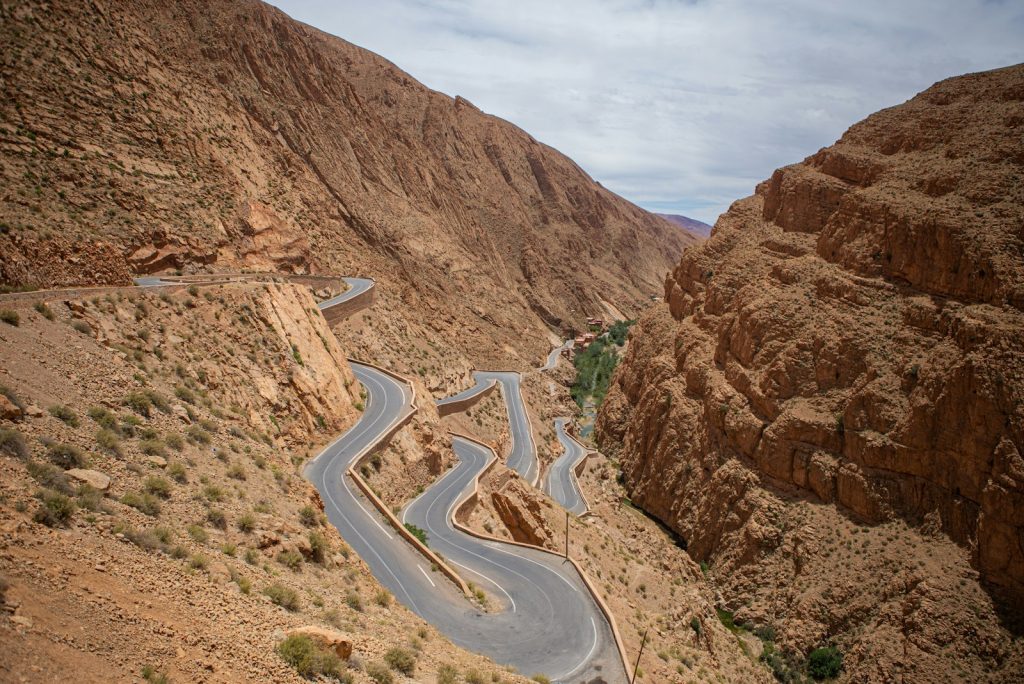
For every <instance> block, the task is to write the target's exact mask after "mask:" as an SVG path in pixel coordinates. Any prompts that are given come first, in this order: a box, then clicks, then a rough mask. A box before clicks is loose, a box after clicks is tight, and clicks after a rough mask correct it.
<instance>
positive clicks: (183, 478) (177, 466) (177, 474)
mask: <svg viewBox="0 0 1024 684" xmlns="http://www.w3.org/2000/svg"><path fill="white" fill-rule="evenodd" d="M167 474H168V475H170V476H171V479H173V480H174V481H175V482H179V483H181V484H185V483H186V482H188V475H187V474H186V473H185V466H184V465H183V464H181V463H178V462H177V461H175V462H174V463H172V464H170V465H169V466H167Z"/></svg>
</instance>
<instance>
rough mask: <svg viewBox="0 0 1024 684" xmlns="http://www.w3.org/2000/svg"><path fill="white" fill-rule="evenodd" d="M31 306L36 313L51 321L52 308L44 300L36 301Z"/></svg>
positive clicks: (52, 316)
mask: <svg viewBox="0 0 1024 684" xmlns="http://www.w3.org/2000/svg"><path fill="white" fill-rule="evenodd" d="M32 308H33V309H35V310H36V312H37V313H39V314H41V315H42V316H43V318H45V319H46V320H48V321H52V320H53V319H54V315H53V309H51V308H50V307H49V306H47V304H46V302H36V303H35V304H34V305H33V306H32Z"/></svg>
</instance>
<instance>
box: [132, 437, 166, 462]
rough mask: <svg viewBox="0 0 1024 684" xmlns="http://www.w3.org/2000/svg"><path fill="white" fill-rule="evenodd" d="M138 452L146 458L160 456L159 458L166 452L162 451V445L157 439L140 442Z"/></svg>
mask: <svg viewBox="0 0 1024 684" xmlns="http://www.w3.org/2000/svg"><path fill="white" fill-rule="evenodd" d="M139 451H141V452H142V453H144V454H146V455H147V456H160V457H161V458H163V457H164V456H165V455H166V454H167V451H166V450H165V449H164V443H163V442H161V441H160V440H159V439H144V440H142V441H141V442H139Z"/></svg>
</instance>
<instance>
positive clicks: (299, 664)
mask: <svg viewBox="0 0 1024 684" xmlns="http://www.w3.org/2000/svg"><path fill="white" fill-rule="evenodd" d="M277 652H278V654H279V655H280V656H281V658H283V659H284V661H285V662H286V663H288V664H289V665H291V666H292V667H294V668H295V671H296V672H298V673H299V675H301V676H302V677H306V678H307V679H314V678H316V677H319V676H326V677H333V678H334V679H340V677H341V674H342V667H343V666H342V663H341V659H340V658H338V656H337V655H336V654H335V653H334V651H331V650H328V649H325V648H322V647H321V646H320V645H319V644H317V643H316V642H315V641H313V640H312V639H310V638H309V637H308V636H306V635H305V634H293V635H291V636H289V637H288V638H286V639H285V640H284V641H282V642H281V643H280V644H278V645H277Z"/></svg>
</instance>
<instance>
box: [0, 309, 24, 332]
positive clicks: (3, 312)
mask: <svg viewBox="0 0 1024 684" xmlns="http://www.w3.org/2000/svg"><path fill="white" fill-rule="evenodd" d="M0 321H3V322H4V323H6V324H8V325H13V326H14V327H15V328H17V327H18V325H19V324H20V323H21V316H19V315H18V312H17V311H13V310H11V309H0Z"/></svg>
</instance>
